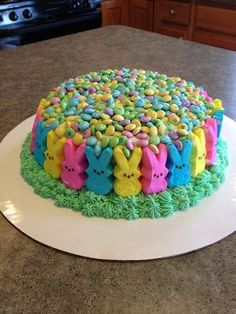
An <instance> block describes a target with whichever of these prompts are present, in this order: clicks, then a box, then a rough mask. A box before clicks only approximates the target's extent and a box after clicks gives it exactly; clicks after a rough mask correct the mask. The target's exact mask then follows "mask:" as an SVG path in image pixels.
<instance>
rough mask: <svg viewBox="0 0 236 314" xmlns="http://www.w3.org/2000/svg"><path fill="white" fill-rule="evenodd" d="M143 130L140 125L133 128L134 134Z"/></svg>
mask: <svg viewBox="0 0 236 314" xmlns="http://www.w3.org/2000/svg"><path fill="white" fill-rule="evenodd" d="M140 131H141V127H140V126H136V128H135V129H134V130H133V135H136V134H138V133H139V132H140Z"/></svg>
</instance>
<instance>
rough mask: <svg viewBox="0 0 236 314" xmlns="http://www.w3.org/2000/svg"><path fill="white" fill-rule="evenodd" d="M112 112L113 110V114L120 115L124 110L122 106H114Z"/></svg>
mask: <svg viewBox="0 0 236 314" xmlns="http://www.w3.org/2000/svg"><path fill="white" fill-rule="evenodd" d="M114 112H115V114H117V115H121V116H122V115H123V114H124V113H125V110H124V108H123V107H120V108H118V107H116V108H114ZM122 120H123V119H122Z"/></svg>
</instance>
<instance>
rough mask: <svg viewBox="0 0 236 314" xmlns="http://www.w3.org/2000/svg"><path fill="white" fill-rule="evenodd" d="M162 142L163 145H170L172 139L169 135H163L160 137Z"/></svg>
mask: <svg viewBox="0 0 236 314" xmlns="http://www.w3.org/2000/svg"><path fill="white" fill-rule="evenodd" d="M160 141H161V143H165V144H166V143H170V142H171V139H170V137H169V136H168V135H162V136H160Z"/></svg>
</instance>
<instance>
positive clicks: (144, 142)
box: [137, 140, 149, 147]
mask: <svg viewBox="0 0 236 314" xmlns="http://www.w3.org/2000/svg"><path fill="white" fill-rule="evenodd" d="M148 144H149V142H148V140H137V146H139V147H145V146H148Z"/></svg>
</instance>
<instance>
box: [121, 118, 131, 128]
mask: <svg viewBox="0 0 236 314" xmlns="http://www.w3.org/2000/svg"><path fill="white" fill-rule="evenodd" d="M129 123H130V120H129V119H124V120H121V121H120V124H121V125H122V126H126V125H127V124H129Z"/></svg>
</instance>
